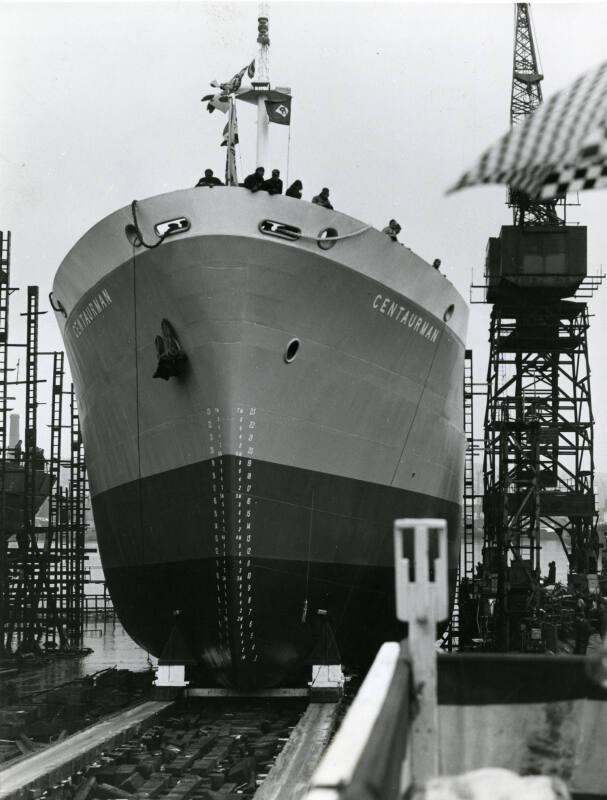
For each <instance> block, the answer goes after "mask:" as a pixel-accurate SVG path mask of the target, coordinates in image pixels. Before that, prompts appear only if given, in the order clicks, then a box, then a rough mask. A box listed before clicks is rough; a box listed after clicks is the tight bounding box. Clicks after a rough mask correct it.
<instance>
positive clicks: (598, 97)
mask: <svg viewBox="0 0 607 800" xmlns="http://www.w3.org/2000/svg"><path fill="white" fill-rule="evenodd" d="M479 183H507V184H509V185H510V186H512V187H513V188H515V189H519V190H522V191H524V192H526V193H527V194H528V195H529V196H530V197H533V198H539V199H542V200H546V199H551V198H554V197H558V196H561V195H564V194H566V193H567V192H575V191H579V190H581V189H598V188H601V187H605V186H607V61H605V62H603V63H602V64H600V65H599V66H598V67H596V68H595V69H594V70H591V71H590V72H587V73H585V74H584V75H582V76H581V77H579V78H578V79H577V80H576V81H575V82H574V83H573V84H572V85H571V86H570V87H568V88H567V89H563V90H562V91H560V92H557V94H555V95H553V96H552V97H551V98H550V99H549V100H547V101H546V102H544V103H543V104H542V105H540V106H539V108H538V109H537V110H536V111H534V112H533V114H531V115H530V116H529V117H527V118H526V119H525V120H524V121H523V122H521V123H520V124H519V125H517V126H516V127H515V128H512V129H511V130H510V131H509V132H508V133H507V134H506V135H505V136H502V138H501V139H500V140H499V141H498V142H497V143H496V144H494V145H493V147H490V148H489V149H488V150H487V151H486V152H485V153H484V154H483V155H482V156H481V158H480V159H479V160H478V161H477V162H476V164H475V165H474V166H473V167H472V168H471V169H469V170H468V171H467V172H466V173H465V174H464V175H463V176H462V177H461V178H460V179H459V181H458V182H457V183H456V184H455V186H453V187H452V188H451V189H449V192H454V191H457V190H458V189H463V188H464V187H466V186H474V185H476V184H479Z"/></svg>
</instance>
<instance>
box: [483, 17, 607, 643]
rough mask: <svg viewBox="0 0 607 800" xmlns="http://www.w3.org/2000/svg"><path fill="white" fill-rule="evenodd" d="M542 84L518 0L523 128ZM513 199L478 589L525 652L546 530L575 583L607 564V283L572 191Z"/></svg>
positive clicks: (505, 638) (492, 275)
mask: <svg viewBox="0 0 607 800" xmlns="http://www.w3.org/2000/svg"><path fill="white" fill-rule="evenodd" d="M541 80H542V75H541V73H540V71H539V69H538V63H537V57H536V49H535V45H534V41H533V35H532V31H531V23H530V18H529V9H528V6H527V4H525V3H518V4H516V28H515V45H514V68H513V80H512V99H511V124H512V125H516V124H517V123H518V122H519V121H520V120H521V119H522V118H523V117H525V116H527V115H528V114H530V113H532V112H533V111H534V110H535V108H537V106H538V105H539V104H540V103H541V101H542V92H541V85H540V84H541ZM508 204H509V205H510V206H511V207H512V209H513V222H514V224H513V225H511V226H504V227H502V229H501V232H500V235H499V238H492V239H490V240H489V244H488V248H487V257H486V264H485V279H486V284H485V288H486V295H485V301H486V302H487V303H491V304H493V308H492V312H491V326H490V337H489V342H490V353H489V366H488V371H487V407H486V414H485V436H484V450H485V456H484V500H483V510H484V519H485V521H484V536H483V558H482V564H481V565H479V566H478V568H477V578H476V584H477V594H478V596H479V597H480V600H481V603H480V605H481V608H484V609H485V634H484V635H485V637H486V641H487V642H488V644H489V646H491V647H493V648H496V649H498V650H512V649H514V650H519V649H529V647H530V646H529V631H530V630H531V629H532V630H533V631H534V634H535V635H536V636H537V631H538V630H541V626H540V625H539V624H538V620H537V616H536V615H537V612H538V610H539V606H540V582H539V577H540V571H544V574H545V570H546V569H547V564H545V563H542V559H541V552H542V536H543V535H545V532H547V531H552V532H554V534H556V535H557V536H558V537H559V538H560V541H561V543H562V545H563V548H564V551H565V553H566V555H567V558H568V560H569V573H570V580H571V581H572V582H573V583H574V584H576V585H579V586H580V587H582V588H584V587H586V588H587V586H588V576H589V575H596V573H597V572H598V569H599V560H600V546H599V539H598V535H597V515H596V509H595V495H594V456H593V416H592V402H591V393H590V368H589V363H588V347H587V336H586V334H587V330H588V325H589V321H588V311H587V306H586V303H585V302H580V300H581V298H583V297H588V296H590V295H591V294H592V291H593V290H594V288H596V286H597V285H598V283H599V282H600V280H595V279H592V278H590V277H588V276H587V270H586V228H585V227H582V226H567V225H566V224H565V219H564V211H565V207H566V206H565V198H555V199H553V200H551V201H542V202H539V201H537V200H534V199H532V198H529V197H528V196H527V195H525V194H524V193H522V192H520V191H518V190H516V189H513V188H510V190H509V194H508ZM557 209H558V210H559V211H561V210H562V213H563V217H562V218H561V217H560V216H559V214H558V213H557ZM574 297H575V300H572V299H566V298H574ZM591 582H592V579H591ZM489 601H494V608H493V613H492V614H490V613H489V611H488V609H489V607H490V605H493V603H490V602H489ZM481 613H482V612H481ZM538 649H541V648H540V647H539V646H538Z"/></svg>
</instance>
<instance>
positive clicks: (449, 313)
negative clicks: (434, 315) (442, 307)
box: [443, 303, 455, 322]
mask: <svg viewBox="0 0 607 800" xmlns="http://www.w3.org/2000/svg"><path fill="white" fill-rule="evenodd" d="M454 311H455V306H454V305H453V303H452V304H451V305H450V306H449V307H448V308H447V309H446V311H445V313H444V314H443V319H444V320H445V322H449V320H450V319H451V317H452V316H453V312H454Z"/></svg>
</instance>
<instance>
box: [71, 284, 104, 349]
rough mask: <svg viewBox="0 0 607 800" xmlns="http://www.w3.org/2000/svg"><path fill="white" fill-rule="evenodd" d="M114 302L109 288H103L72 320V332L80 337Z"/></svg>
mask: <svg viewBox="0 0 607 800" xmlns="http://www.w3.org/2000/svg"><path fill="white" fill-rule="evenodd" d="M111 304H112V298H111V297H110V293H109V292H108V290H107V289H102V290H101V291H100V292H99V293H98V294H96V295H95V297H93V299H92V300H89V302H88V303H87V304H86V305H85V306H84V308H83V309H82V311H81V312H80V313H79V314H78V316H77V317H76V319H75V320H74V321H73V322H72V332H73V334H74V336H75V337H76V339H78V338H79V337H80V336H81V335H82V334H83V332H84V331H85V330H86V329H87V328H88V326H89V325H90V324H91V323H92V322H94V321H95V320H96V319H97V317H98V316H99V315H100V314H103V312H104V311H105V310H106V308H108V306H110V305H111Z"/></svg>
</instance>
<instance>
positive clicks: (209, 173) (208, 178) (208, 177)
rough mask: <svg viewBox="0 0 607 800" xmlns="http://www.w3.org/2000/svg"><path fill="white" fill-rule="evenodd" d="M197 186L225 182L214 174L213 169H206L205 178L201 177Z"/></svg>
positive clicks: (215, 184) (220, 184) (219, 184)
mask: <svg viewBox="0 0 607 800" xmlns="http://www.w3.org/2000/svg"><path fill="white" fill-rule="evenodd" d="M196 186H211V187H213V186H223V183H222V182H221V181H220V180H219V178H216V177H215V176H214V175H213V170H212V169H205V171H204V178H201V179H200V180H199V181H198V183H197V184H196Z"/></svg>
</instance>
